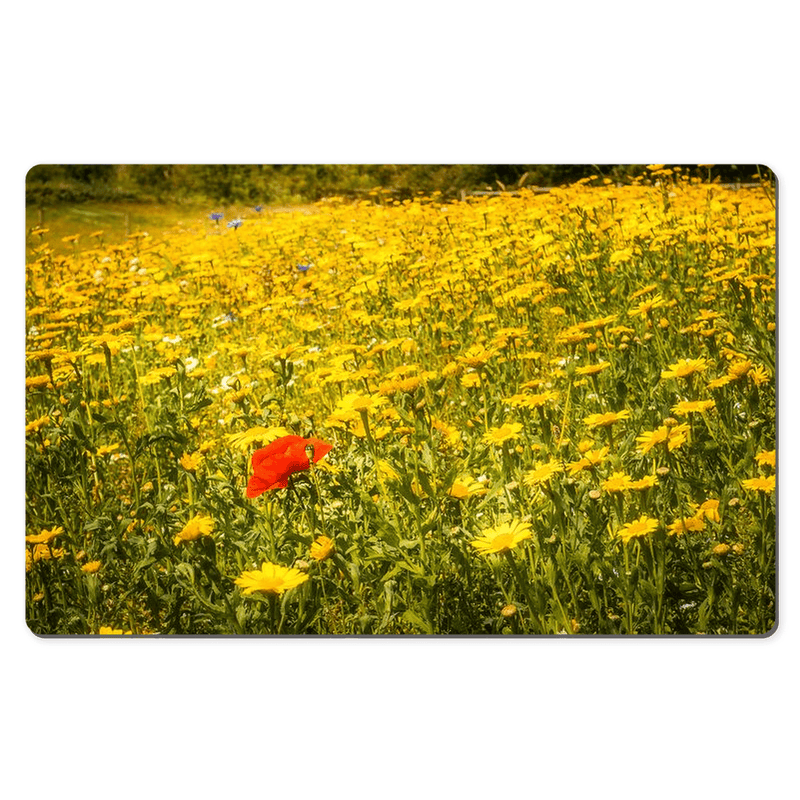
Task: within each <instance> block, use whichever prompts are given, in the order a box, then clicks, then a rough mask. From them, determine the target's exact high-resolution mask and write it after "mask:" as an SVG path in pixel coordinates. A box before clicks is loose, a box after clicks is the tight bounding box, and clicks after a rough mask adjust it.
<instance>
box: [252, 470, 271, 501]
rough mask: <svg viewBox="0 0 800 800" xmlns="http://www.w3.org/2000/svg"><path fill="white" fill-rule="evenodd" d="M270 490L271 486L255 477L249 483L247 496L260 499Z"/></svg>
mask: <svg viewBox="0 0 800 800" xmlns="http://www.w3.org/2000/svg"><path fill="white" fill-rule="evenodd" d="M267 489H269V484H268V483H267V482H266V481H265V480H262V479H261V478H259V477H258V476H257V475H253V477H252V478H250V480H249V481H248V482H247V496H248V497H258V496H259V495H260V494H262V493H263V492H266V491H267Z"/></svg>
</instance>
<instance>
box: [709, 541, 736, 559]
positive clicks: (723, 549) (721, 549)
mask: <svg viewBox="0 0 800 800" xmlns="http://www.w3.org/2000/svg"><path fill="white" fill-rule="evenodd" d="M730 549H731V547H730V545H728V544H725V543H724V542H723V543H721V544H718V545H716V546H715V547H713V548H712V549H711V552H712V553H713V554H714V555H715V556H724V555H726V554H727V553H728V551H729V550H730Z"/></svg>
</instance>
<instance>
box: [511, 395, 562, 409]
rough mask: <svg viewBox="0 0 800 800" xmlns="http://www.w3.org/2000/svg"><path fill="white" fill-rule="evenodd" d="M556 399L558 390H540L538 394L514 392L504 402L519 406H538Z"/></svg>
mask: <svg viewBox="0 0 800 800" xmlns="http://www.w3.org/2000/svg"><path fill="white" fill-rule="evenodd" d="M557 399H558V392H540V393H539V394H515V395H513V396H512V397H509V398H507V399H506V402H507V403H508V404H509V405H511V406H518V407H521V408H538V407H539V406H543V405H544V404H545V403H550V402H552V401H554V400H557Z"/></svg>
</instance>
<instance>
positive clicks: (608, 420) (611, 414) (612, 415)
mask: <svg viewBox="0 0 800 800" xmlns="http://www.w3.org/2000/svg"><path fill="white" fill-rule="evenodd" d="M630 415H631V412H630V411H627V410H623V411H607V412H606V413H605V414H589V416H588V417H584V418H583V421H584V423H585V424H586V425H588V426H589V427H590V428H602V427H607V426H609V425H613V424H614V423H615V422H619V421H620V420H621V419H628V418H629V417H630Z"/></svg>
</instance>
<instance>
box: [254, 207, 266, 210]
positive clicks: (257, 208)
mask: <svg viewBox="0 0 800 800" xmlns="http://www.w3.org/2000/svg"><path fill="white" fill-rule="evenodd" d="M255 209H256V211H263V210H264V206H256V207H255Z"/></svg>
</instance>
